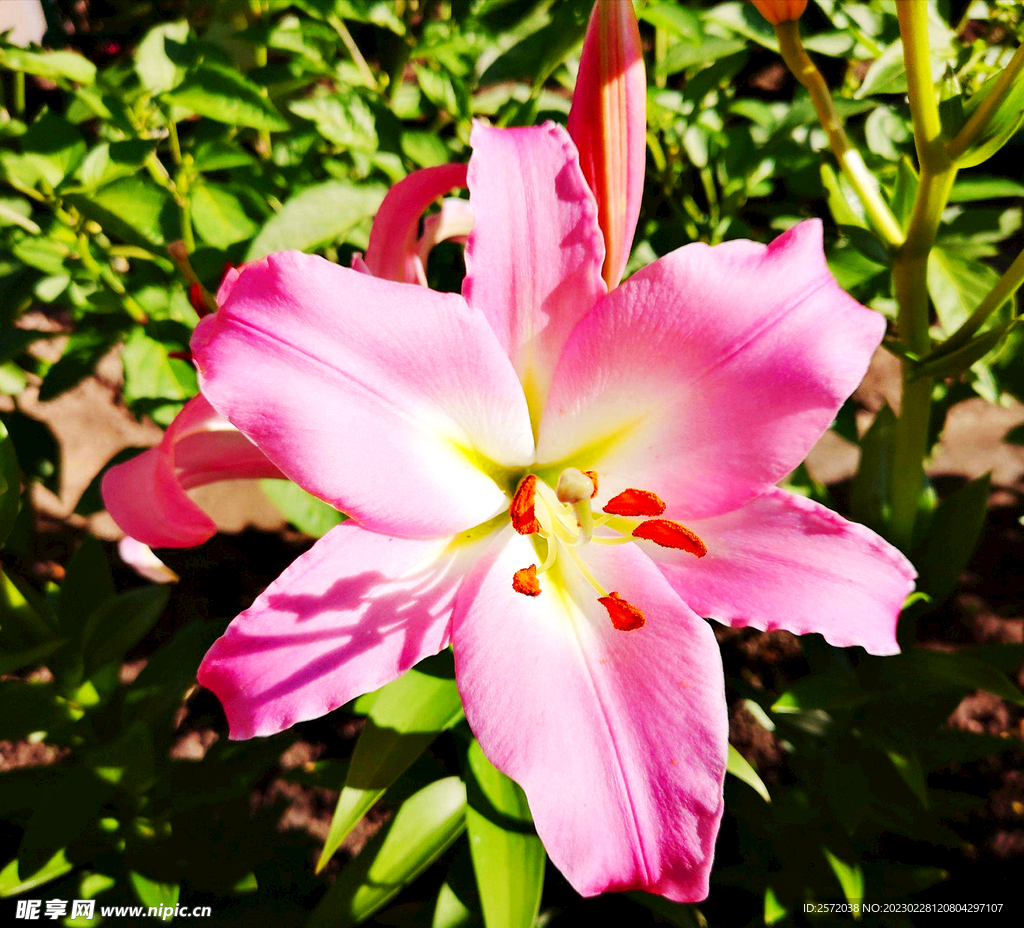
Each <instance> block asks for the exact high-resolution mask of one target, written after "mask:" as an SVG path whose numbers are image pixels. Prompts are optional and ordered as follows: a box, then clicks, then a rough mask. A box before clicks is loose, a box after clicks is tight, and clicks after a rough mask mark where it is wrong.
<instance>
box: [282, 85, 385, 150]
mask: <svg viewBox="0 0 1024 928" xmlns="http://www.w3.org/2000/svg"><path fill="white" fill-rule="evenodd" d="M288 109H289V110H291V111H292V112H293V113H294V114H295V115H296V116H301V117H302V118H303V119H308V120H310V121H311V122H313V123H314V124H315V125H316V128H317V131H318V132H319V133H320V134H321V135H322V136H323V137H324V138H325V139H327V141H328V142H333V143H334V144H335V145H339V146H341V147H342V148H349V149H356V150H358V151H365V152H373V151H376V150H377V146H378V139H377V126H376V120H375V118H374V115H373V110H372V109H370V106H369V104H367V102H366V101H365V100H364V99H363V98H362V97H361V96H360V95H359V94H358V93H356V92H355V91H354V90H345V91H342V92H339V93H334V94H329V95H324V96H319V97H313V98H312V99H310V100H299V101H297V102H295V103H292V104H289V106H288Z"/></svg>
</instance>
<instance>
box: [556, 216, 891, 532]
mask: <svg viewBox="0 0 1024 928" xmlns="http://www.w3.org/2000/svg"><path fill="white" fill-rule="evenodd" d="M884 331H885V320H884V319H883V318H882V316H881V315H879V314H878V313H875V312H872V311H871V310H868V309H865V308H864V307H863V306H861V305H860V304H859V303H857V302H856V301H855V300H853V299H852V298H851V297H849V296H848V295H847V294H846V293H844V292H843V290H842V289H841V288H840V287H839V285H838V284H837V283H836V281H835V279H834V278H833V277H832V274H831V273H830V272H829V269H828V266H827V265H826V263H825V255H824V251H823V248H822V234H821V223H820V222H818V221H817V220H811V221H808V222H803V223H800V224H799V225H797V226H795V227H794V228H792V229H790V230H789V231H788V232H786V233H785V234H784V235H781V236H779V237H778V238H777V239H776V240H775V241H774V242H772V243H771V244H770V245H768V246H767V247H765V246H764V245H758V244H755V243H754V242H745V241H738V242H729V243H728V244H725V245H717V246H715V247H711V248H709V247H708V246H706V245H702V244H694V245H687V246H685V247H684V248H680V249H679V250H677V251H674V252H672V253H671V254H669V255H666V256H665V257H664V258H661V259H660V260H658V261H655V262H654V263H653V264H651V265H650V266H648V267H647V268H645V269H643V270H642V271H639V272H637V273H636V274H634V275H633V277H631V278H630V279H629V280H627V281H626V282H625V283H624V284H623V285H622V286H620V287H618V288H617V289H616V290H614V291H612V292H611V293H610V294H608V296H607V297H605V299H604V300H602V301H601V303H600V304H599V305H598V306H597V307H596V308H595V309H594V310H593V311H592V312H591V313H589V314H588V315H587V317H586V318H585V319H584V320H583V321H582V322H581V323H580V324H579V325H578V326H577V327H576V329H575V330H574V331H573V333H572V336H571V338H570V339H569V342H568V344H567V345H566V349H565V353H564V354H563V356H562V358H561V360H560V362H559V366H558V371H557V373H556V375H555V380H554V382H553V384H552V387H551V393H550V395H549V399H548V405H547V407H546V409H545V414H544V419H543V421H542V423H541V428H540V437H539V439H538V451H537V453H538V460H539V461H541V462H550V463H551V465H552V466H554V465H555V464H556V463H559V462H568V463H571V464H572V465H573V466H576V467H579V468H580V469H581V470H595V471H597V472H598V474H599V477H600V486H601V492H602V497H604V496H609V497H610V496H614V495H615V494H617V493H618V492H620V491H621V490H623V489H625V488H626V487H641V488H643V489H645V490H650V491H653V492H654V493H657V494H658V495H659V496H660V497H661V498H662V499H663V500H665V502H666V503H667V504H668V512H669V514H670V516H671V517H672V518H679V519H682V520H683V521H684V522H685V521H686V520H687V519H688V518H698V517H703V516H710V515H717V514H718V513H721V512H728V511H729V510H730V509H735V508H736V507H737V506H740V505H742V504H743V503H745V502H747V501H749V500H751V499H753V498H755V497H757V496H760V495H761V494H762V493H764V492H765V491H766V490H767V489H768V488H769V487H771V486H773V485H774V484H775V483H777V482H778V481H779V480H781V479H782V477H784V476H785V475H786V474H787V473H788V472H789V471H791V470H792V469H793V468H794V467H796V465H797V464H799V463H800V461H802V460H803V458H804V457H805V455H806V454H807V452H808V450H809V449H810V447H811V445H813V444H814V442H815V441H816V440H817V439H818V438H819V437H820V436H821V434H822V433H823V432H824V431H825V429H826V428H828V425H829V423H830V422H831V421H832V419H833V418H834V416H835V414H836V412H837V410H838V409H839V407H840V405H842V403H843V401H844V400H845V399H846V398H847V397H848V396H849V395H850V393H852V392H853V390H854V388H855V387H856V386H857V384H858V383H860V381H861V379H862V378H863V376H864V373H865V371H866V370H867V366H868V362H869V360H870V358H871V355H872V352H873V351H874V350H875V349H876V348H877V347H878V345H879V343H880V342H881V339H882V335H883V333H884Z"/></svg>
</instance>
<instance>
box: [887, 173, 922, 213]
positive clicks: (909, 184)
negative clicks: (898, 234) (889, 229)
mask: <svg viewBox="0 0 1024 928" xmlns="http://www.w3.org/2000/svg"><path fill="white" fill-rule="evenodd" d="M918 183H919V180H918V176H917V171H916V170H914V166H913V165H912V164H911V163H910V159H909V158H900V160H899V163H898V164H897V166H896V183H895V184H894V185H893V190H892V200H891V203H890V205H891V206H892V211H893V213H894V214H895V216H896V219H897V220H898V221H899V223H900V225H901V226H902V227H903V228H904V229H905V228H906V227H907V223H908V222H910V215H911V213H913V211H914V198H915V197H916V196H917V186H918Z"/></svg>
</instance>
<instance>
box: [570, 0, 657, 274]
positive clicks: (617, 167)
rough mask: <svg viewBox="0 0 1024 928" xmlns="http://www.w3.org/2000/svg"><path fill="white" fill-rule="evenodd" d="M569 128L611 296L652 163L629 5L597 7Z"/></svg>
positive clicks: (604, 1)
mask: <svg viewBox="0 0 1024 928" xmlns="http://www.w3.org/2000/svg"><path fill="white" fill-rule="evenodd" d="M568 129H569V135H571V136H572V140H573V141H574V142H575V143H576V147H577V148H578V149H579V152H580V167H581V168H582V169H583V176H584V177H586V179H587V183H588V184H589V185H590V189H591V190H593V191H594V196H595V197H596V198H597V210H598V222H599V223H600V226H601V232H602V234H603V235H604V244H605V249H606V257H605V262H604V279H605V282H606V283H607V284H608V289H609V290H611V289H614V288H615V287H616V286H618V283H619V281H620V280H621V279H622V272H623V270H624V269H625V267H626V261H627V260H628V259H629V251H630V249H631V248H632V246H633V233H634V232H635V231H636V222H637V219H638V218H639V216H640V199H641V196H642V195H643V189H644V169H645V162H646V159H647V76H646V71H645V70H644V55H643V49H642V47H641V45H640V30H639V28H638V26H637V21H636V13H634V12H633V4H632V3H621V2H619V0H598V2H597V3H595V4H594V10H593V12H592V13H591V14H590V23H589V25H588V26H587V37H586V39H584V41H583V53H582V55H581V56H580V69H579V73H578V74H577V77H576V90H575V92H574V93H573V98H572V109H571V110H570V111H569V124H568Z"/></svg>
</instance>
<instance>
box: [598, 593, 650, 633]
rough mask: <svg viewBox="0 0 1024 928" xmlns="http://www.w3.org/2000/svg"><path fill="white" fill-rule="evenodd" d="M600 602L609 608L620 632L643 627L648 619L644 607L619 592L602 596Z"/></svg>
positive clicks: (609, 612)
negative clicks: (628, 599) (624, 597)
mask: <svg viewBox="0 0 1024 928" xmlns="http://www.w3.org/2000/svg"><path fill="white" fill-rule="evenodd" d="M598 602H599V603H600V604H601V605H602V606H604V607H605V609H607V610H608V615H609V616H610V618H611V620H612V625H613V626H615V628H616V629H618V630H619V631H620V632H634V631H636V630H637V629H638V628H643V626H644V623H645V622H646V621H647V618H646V617H645V616H644V613H643V610H642V609H638V608H637V607H636V606H634V605H633V604H632V603H631V602H629V601H627V600H625V599H623V598H622V597H621V596H619V594H618V593H609V594H608V595H607V596H602V597H601V598H600V599H599V600H598Z"/></svg>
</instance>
